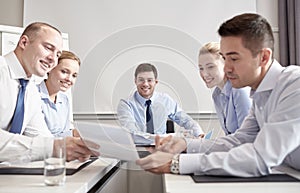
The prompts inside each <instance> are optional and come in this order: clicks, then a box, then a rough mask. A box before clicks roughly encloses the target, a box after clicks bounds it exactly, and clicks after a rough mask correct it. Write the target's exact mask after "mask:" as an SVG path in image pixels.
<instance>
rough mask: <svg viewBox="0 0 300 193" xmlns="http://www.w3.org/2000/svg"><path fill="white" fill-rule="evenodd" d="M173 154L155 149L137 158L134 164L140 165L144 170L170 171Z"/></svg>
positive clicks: (155, 171)
mask: <svg viewBox="0 0 300 193" xmlns="http://www.w3.org/2000/svg"><path fill="white" fill-rule="evenodd" d="M173 156H174V155H173V154H171V153H166V152H162V151H156V152H154V153H152V154H150V155H148V156H146V157H144V158H141V159H138V160H137V161H136V164H138V165H140V166H141V168H143V169H144V170H146V171H150V172H153V173H157V174H162V173H170V166H171V163H172V158H173Z"/></svg>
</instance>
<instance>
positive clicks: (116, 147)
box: [75, 122, 139, 161]
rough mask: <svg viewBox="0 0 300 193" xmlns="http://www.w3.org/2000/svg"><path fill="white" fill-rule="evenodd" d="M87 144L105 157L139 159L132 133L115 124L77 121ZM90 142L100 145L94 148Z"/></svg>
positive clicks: (128, 159) (127, 159)
mask: <svg viewBox="0 0 300 193" xmlns="http://www.w3.org/2000/svg"><path fill="white" fill-rule="evenodd" d="M75 125H76V126H77V129H78V130H79V133H80V136H81V137H82V139H83V141H84V142H85V144H86V145H87V146H88V147H89V148H90V149H91V150H92V151H95V152H99V153H100V155H101V156H103V157H110V158H117V159H120V160H125V161H135V160H137V159H139V156H138V153H137V150H136V148H135V144H134V142H133V139H132V136H131V133H130V132H129V131H128V130H126V129H124V128H122V127H120V126H115V125H108V124H101V123H88V122H76V124H75ZM89 142H93V143H96V144H98V145H100V148H99V149H94V147H92V146H91V145H90V144H89Z"/></svg>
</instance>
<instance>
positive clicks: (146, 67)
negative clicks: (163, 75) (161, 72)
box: [134, 63, 158, 79]
mask: <svg viewBox="0 0 300 193" xmlns="http://www.w3.org/2000/svg"><path fill="white" fill-rule="evenodd" d="M141 72H153V73H154V77H155V79H157V77H158V74H157V70H156V68H155V66H154V65H152V64H150V63H142V64H140V65H138V67H137V68H136V69H135V73H134V78H137V75H138V74H139V73H141Z"/></svg>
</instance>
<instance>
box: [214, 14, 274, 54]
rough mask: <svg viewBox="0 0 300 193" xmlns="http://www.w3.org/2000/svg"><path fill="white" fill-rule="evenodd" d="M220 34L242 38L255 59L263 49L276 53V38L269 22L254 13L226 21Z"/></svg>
mask: <svg viewBox="0 0 300 193" xmlns="http://www.w3.org/2000/svg"><path fill="white" fill-rule="evenodd" d="M218 33H219V35H220V36H221V37H228V36H237V37H241V38H242V42H243V45H244V47H245V48H247V49H249V50H250V51H251V53H252V56H253V57H255V56H257V54H258V53H259V51H260V50H261V49H263V48H270V49H271V50H272V51H273V52H274V36H273V32H272V28H271V26H270V24H269V23H268V21H267V20H266V19H265V18H263V17H262V16H260V15H258V14H254V13H244V14H241V15H237V16H235V17H233V18H231V19H229V20H227V21H225V22H224V23H223V24H222V25H221V26H220V28H219V29H218Z"/></svg>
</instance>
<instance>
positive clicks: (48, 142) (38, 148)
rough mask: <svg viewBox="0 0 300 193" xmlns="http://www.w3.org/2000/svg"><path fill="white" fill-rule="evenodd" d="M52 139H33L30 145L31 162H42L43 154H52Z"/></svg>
mask: <svg viewBox="0 0 300 193" xmlns="http://www.w3.org/2000/svg"><path fill="white" fill-rule="evenodd" d="M53 142H54V138H45V137H40V136H38V137H34V138H33V139H32V145H31V160H32V161H34V160H43V159H44V154H45V153H48V152H52V150H53Z"/></svg>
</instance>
